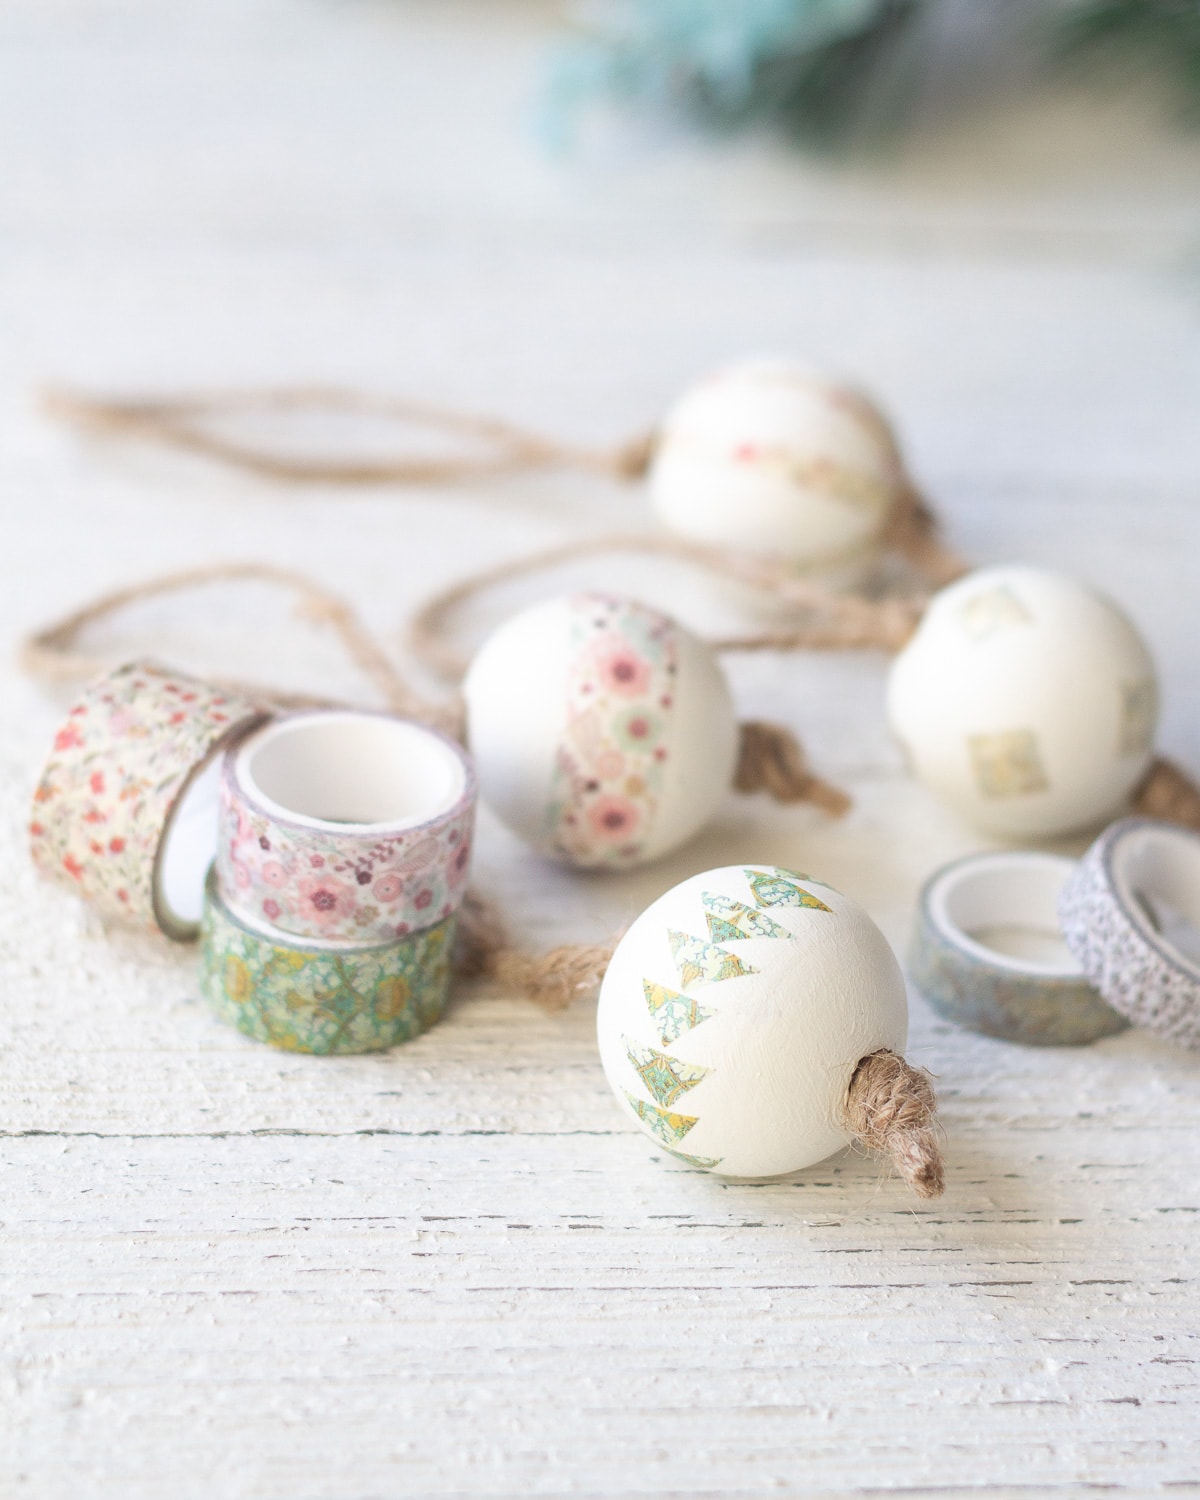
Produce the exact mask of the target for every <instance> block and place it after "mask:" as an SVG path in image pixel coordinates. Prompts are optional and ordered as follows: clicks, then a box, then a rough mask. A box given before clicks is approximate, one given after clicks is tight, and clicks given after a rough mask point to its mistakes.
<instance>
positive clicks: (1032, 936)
mask: <svg viewBox="0 0 1200 1500" xmlns="http://www.w3.org/2000/svg"><path fill="white" fill-rule="evenodd" d="M1075 869H1076V866H1075V861H1074V860H1070V859H1063V858H1061V857H1059V856H1058V855H1053V854H1039V853H1035V852H1032V851H1015V850H1012V851H1003V852H997V853H987V854H972V855H968V856H967V857H966V858H965V859H960V860H956V861H955V862H954V863H953V864H949V865H946V866H944V867H943V868H942V869H940V870H938V871H937V872H936V873H935V874H934V875H932V876H931V877H930V879H929V880H928V881H926V883H925V886H924V888H923V889H922V891H921V896H920V900H919V903H918V908H917V919H916V923H915V926H914V929H913V935H912V939H911V942H910V945H909V951H908V963H907V967H908V973H909V977H910V979H911V980H912V982H913V984H914V986H915V987H916V988H917V990H919V991H920V993H921V994H922V995H923V996H924V997H925V999H926V1000H927V1001H928V1002H929V1004H930V1006H931V1007H932V1008H933V1009H934V1010H935V1011H937V1013H938V1014H939V1015H941V1016H944V1017H945V1018H946V1019H947V1020H950V1021H954V1022H955V1023H956V1024H957V1025H959V1026H966V1027H968V1028H969V1029H970V1030H972V1031H980V1032H983V1033H984V1035H986V1036H994V1037H1000V1038H1002V1039H1003V1040H1004V1041H1009V1042H1024V1043H1026V1044H1028V1045H1032V1046H1081V1045H1083V1044H1085V1043H1087V1042H1094V1041H1096V1040H1098V1039H1099V1038H1100V1037H1102V1036H1111V1035H1112V1034H1113V1033H1114V1032H1117V1031H1122V1030H1124V1028H1125V1026H1126V1025H1127V1024H1128V1023H1127V1022H1126V1021H1125V1019H1124V1018H1123V1017H1122V1016H1120V1015H1118V1014H1117V1012H1116V1011H1115V1010H1114V1009H1113V1008H1112V1007H1111V1006H1109V1005H1107V1004H1106V1003H1105V1002H1104V1000H1103V999H1102V998H1101V996H1100V995H1099V994H1097V992H1096V990H1095V989H1094V988H1093V987H1092V985H1091V984H1089V982H1088V979H1087V976H1086V975H1085V973H1084V970H1083V968H1082V966H1081V965H1080V963H1079V961H1078V960H1077V959H1076V958H1075V957H1074V956H1073V954H1072V953H1071V950H1070V949H1069V948H1068V946H1067V944H1066V942H1065V941H1064V939H1063V935H1062V933H1061V932H1060V930H1059V927H1058V918H1057V903H1058V898H1059V894H1060V892H1061V891H1062V889H1063V887H1064V885H1065V884H1066V883H1067V881H1068V880H1069V879H1070V878H1071V877H1072V876H1073V875H1074V873H1075Z"/></svg>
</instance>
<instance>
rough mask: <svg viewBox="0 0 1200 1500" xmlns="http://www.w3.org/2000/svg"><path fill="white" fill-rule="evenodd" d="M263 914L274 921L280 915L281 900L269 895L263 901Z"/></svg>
mask: <svg viewBox="0 0 1200 1500" xmlns="http://www.w3.org/2000/svg"><path fill="white" fill-rule="evenodd" d="M263 916H264V917H266V918H267V919H268V921H271V922H274V921H275V919H276V918H277V917H278V916H279V902H278V901H276V900H275V899H274V898H273V897H271V896H268V897H267V899H266V900H265V901H264V902H263Z"/></svg>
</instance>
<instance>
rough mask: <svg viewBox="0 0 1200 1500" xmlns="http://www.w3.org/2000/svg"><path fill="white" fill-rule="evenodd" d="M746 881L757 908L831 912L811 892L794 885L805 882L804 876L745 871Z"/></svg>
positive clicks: (813, 882)
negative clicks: (789, 907)
mask: <svg viewBox="0 0 1200 1500" xmlns="http://www.w3.org/2000/svg"><path fill="white" fill-rule="evenodd" d="M746 879H747V880H748V881H749V882H750V889H751V890H752V891H753V892H754V900H755V902H756V903H757V904H758V905H759V906H801V907H804V908H805V910H807V911H832V910H833V908H832V907H829V906H826V905H825V903H824V901H820V900H818V899H817V897H816V896H814V895H813V893H812V892H811V891H806V890H805V889H804V887H803V886H801V885H798V884H797V883H796V882H797V881H799V880H807V879H808V876H806V875H796V874H793V873H792V871H790V870H774V871H773V872H772V873H771V874H770V875H764V874H761V873H760V872H759V871H758V870H747V871H746ZM810 883H811V884H812V885H822V884H824V882H823V881H816V880H814V881H811V882H810Z"/></svg>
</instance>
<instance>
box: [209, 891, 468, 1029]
mask: <svg viewBox="0 0 1200 1500" xmlns="http://www.w3.org/2000/svg"><path fill="white" fill-rule="evenodd" d="M454 922H455V919H454V918H453V917H448V918H446V919H445V920H444V921H441V922H438V923H436V924H434V925H433V926H432V927H425V928H423V929H422V930H421V931H420V932H416V933H413V935H412V936H411V937H407V938H400V939H393V941H392V942H390V943H385V944H382V945H380V944H374V945H371V946H370V947H355V946H352V945H350V944H346V943H342V944H329V943H320V942H307V941H305V940H304V939H302V938H296V937H290V936H289V935H288V934H286V933H282V932H271V931H264V930H260V929H258V928H255V927H252V926H251V925H250V924H249V923H247V922H245V921H243V920H241V919H240V918H239V917H238V916H237V915H236V914H235V913H233V912H232V911H230V909H229V907H228V906H227V905H226V903H225V901H224V900H223V899H222V896H221V892H220V889H219V888H218V884H217V879H216V874H215V872H213V873H212V874H210V875H209V879H208V885H207V887H206V890H205V903H204V920H203V923H202V926H201V932H200V953H201V988H202V990H203V993H204V996H205V998H206V999H207V1000H208V1001H209V1003H210V1004H211V1005H212V1006H213V1008H214V1009H215V1011H216V1012H217V1014H218V1015H219V1016H220V1017H221V1018H222V1019H223V1020H225V1021H228V1022H229V1023H230V1024H231V1025H233V1026H236V1027H237V1029H238V1030H239V1031H242V1032H244V1033H245V1034H246V1035H247V1036H250V1037H253V1038H254V1039H255V1040H256V1041H260V1042H269V1043H270V1044H271V1045H272V1046H274V1047H281V1048H283V1049H284V1050H285V1051H288V1052H315V1053H320V1054H322V1055H325V1056H328V1055H331V1054H334V1053H347V1052H378V1051H380V1050H382V1049H383V1048H385V1047H394V1046H396V1045H397V1044H398V1043H400V1042H407V1041H409V1040H410V1039H411V1038H412V1037H415V1036H417V1035H419V1034H420V1033H421V1032H423V1031H425V1030H427V1029H428V1028H429V1027H430V1026H432V1025H433V1023H434V1022H435V1021H436V1020H437V1019H438V1018H439V1017H440V1016H441V1014H442V1011H443V1009H444V1008H445V1004H446V998H447V995H448V992H449V988H450V959H451V951H452V949H453V946H454Z"/></svg>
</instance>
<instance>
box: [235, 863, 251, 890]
mask: <svg viewBox="0 0 1200 1500" xmlns="http://www.w3.org/2000/svg"><path fill="white" fill-rule="evenodd" d="M233 883H234V885H236V886H238V887H240V888H241V889H242V890H243V891H244V890H245V889H246V888H247V886H249V884H250V871H249V870H248V869H247V868H246V866H245V865H244V864H241V863H240V862H239V861H238V860H235V861H234V864H233Z"/></svg>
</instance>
